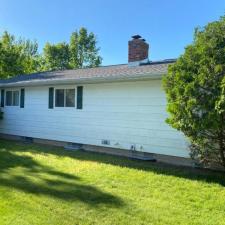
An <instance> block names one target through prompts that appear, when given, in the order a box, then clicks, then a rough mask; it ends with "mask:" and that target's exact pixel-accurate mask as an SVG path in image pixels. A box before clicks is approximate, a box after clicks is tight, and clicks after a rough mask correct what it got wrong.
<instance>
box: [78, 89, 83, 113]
mask: <svg viewBox="0 0 225 225" xmlns="http://www.w3.org/2000/svg"><path fill="white" fill-rule="evenodd" d="M82 108H83V86H79V87H77V109H82Z"/></svg>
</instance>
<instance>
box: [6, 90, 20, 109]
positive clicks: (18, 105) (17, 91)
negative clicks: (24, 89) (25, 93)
mask: <svg viewBox="0 0 225 225" xmlns="http://www.w3.org/2000/svg"><path fill="white" fill-rule="evenodd" d="M7 92H12V99H11V100H12V105H7ZM14 92H18V93H19V95H18V98H19V99H18V105H13V101H14V94H13V93H14ZM5 106H6V107H20V90H19V89H10V90H5Z"/></svg>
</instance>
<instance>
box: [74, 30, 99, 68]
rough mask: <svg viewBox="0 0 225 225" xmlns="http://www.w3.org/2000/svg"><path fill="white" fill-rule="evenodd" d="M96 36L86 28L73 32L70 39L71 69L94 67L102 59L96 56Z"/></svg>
mask: <svg viewBox="0 0 225 225" xmlns="http://www.w3.org/2000/svg"><path fill="white" fill-rule="evenodd" d="M96 45H97V40H96V36H95V35H94V34H93V33H92V32H91V33H89V34H88V32H87V29H86V28H83V27H82V28H81V29H80V30H79V32H78V31H76V32H73V33H72V35H71V37H70V65H71V67H72V68H83V67H96V66H99V65H100V64H101V61H102V58H101V57H100V56H99V55H98V52H99V48H97V47H96Z"/></svg>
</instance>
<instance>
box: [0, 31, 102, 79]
mask: <svg viewBox="0 0 225 225" xmlns="http://www.w3.org/2000/svg"><path fill="white" fill-rule="evenodd" d="M101 61H102V58H101V57H100V56H99V48H98V47H97V39H96V36H95V35H94V34H93V33H92V32H90V33H88V31H87V29H86V28H81V29H80V30H79V31H75V32H73V33H72V34H71V37H70V42H69V43H66V42H62V43H57V44H50V43H46V45H45V47H44V49H43V54H39V53H38V44H37V42H36V41H31V40H29V39H27V40H26V39H22V38H19V39H16V37H15V36H14V35H11V34H9V33H8V32H4V33H3V35H2V36H1V37H0V79H5V78H10V77H12V76H16V75H18V74H30V73H33V72H40V71H47V70H63V69H75V68H83V67H96V66H99V65H100V64H101Z"/></svg>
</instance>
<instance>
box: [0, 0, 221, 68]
mask: <svg viewBox="0 0 225 225" xmlns="http://www.w3.org/2000/svg"><path fill="white" fill-rule="evenodd" d="M224 14H225V0H214V1H212V0H170V1H168V0H140V1H137V0H136V1H132V0H130V1H127V0H125V1H123V0H111V1H106V0H89V1H87V0H80V1H76V0H36V1H35V0H0V32H3V31H4V30H8V31H9V32H10V33H13V34H15V35H16V36H22V37H25V38H30V39H36V40H37V41H38V43H39V47H40V51H41V49H42V48H43V46H44V44H45V43H46V42H47V41H49V42H51V43H57V42H62V41H68V40H69V36H70V34H71V33H72V31H74V30H76V29H79V28H80V27H82V26H84V27H86V28H88V30H89V31H93V32H94V33H95V34H96V35H97V37H98V42H99V43H98V44H99V46H100V47H101V52H100V53H101V55H102V57H103V65H109V64H118V63H126V62H127V41H128V40H129V39H130V37H131V35H133V34H140V35H141V36H142V37H144V38H145V39H146V40H147V42H148V43H149V44H150V55H149V56H150V57H149V58H150V60H159V59H166V58H176V57H178V56H179V55H180V54H181V53H182V52H183V51H184V47H185V46H186V45H187V44H188V43H191V41H192V39H193V32H194V28H195V27H197V26H204V25H205V24H207V23H208V22H210V21H214V20H218V19H219V17H220V16H222V15H224Z"/></svg>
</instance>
